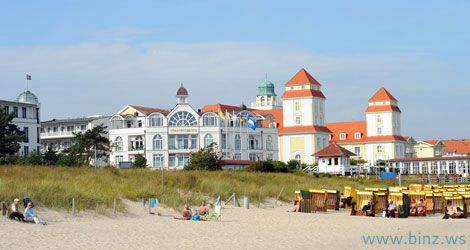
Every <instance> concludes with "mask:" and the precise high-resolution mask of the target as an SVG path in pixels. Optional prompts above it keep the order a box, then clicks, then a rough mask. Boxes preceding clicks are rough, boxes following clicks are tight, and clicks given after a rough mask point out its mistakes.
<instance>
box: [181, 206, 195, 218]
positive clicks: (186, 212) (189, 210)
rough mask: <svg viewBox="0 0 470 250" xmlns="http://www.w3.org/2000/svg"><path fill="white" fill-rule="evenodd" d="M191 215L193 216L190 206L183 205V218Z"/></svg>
mask: <svg viewBox="0 0 470 250" xmlns="http://www.w3.org/2000/svg"><path fill="white" fill-rule="evenodd" d="M192 216H193V212H192V211H191V208H189V206H188V205H184V210H183V218H184V219H185V220H190V219H191V217H192Z"/></svg>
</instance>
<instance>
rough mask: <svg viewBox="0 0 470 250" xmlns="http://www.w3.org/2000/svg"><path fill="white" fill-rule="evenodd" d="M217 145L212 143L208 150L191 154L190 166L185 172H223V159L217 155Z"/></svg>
mask: <svg viewBox="0 0 470 250" xmlns="http://www.w3.org/2000/svg"><path fill="white" fill-rule="evenodd" d="M216 146H217V144H216V143H211V144H210V145H209V146H207V147H206V148H201V149H199V151H197V152H191V157H190V158H189V161H188V164H187V165H186V166H185V167H184V169H185V170H221V169H222V164H221V157H220V156H219V155H218V154H217V152H216V150H215V148H216Z"/></svg>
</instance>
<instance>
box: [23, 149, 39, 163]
mask: <svg viewBox="0 0 470 250" xmlns="http://www.w3.org/2000/svg"><path fill="white" fill-rule="evenodd" d="M18 159H20V160H19V164H21V165H30V166H39V165H42V164H43V157H42V154H41V152H38V151H36V150H33V151H32V152H31V153H29V154H28V156H26V157H25V158H18Z"/></svg>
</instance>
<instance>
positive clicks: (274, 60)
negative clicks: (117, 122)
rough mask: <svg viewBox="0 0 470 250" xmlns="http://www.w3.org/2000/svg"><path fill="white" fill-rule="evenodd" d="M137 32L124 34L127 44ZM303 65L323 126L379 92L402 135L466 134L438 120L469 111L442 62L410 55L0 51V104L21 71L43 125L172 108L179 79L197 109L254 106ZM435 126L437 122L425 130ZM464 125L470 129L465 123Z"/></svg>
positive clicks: (278, 50)
mask: <svg viewBox="0 0 470 250" xmlns="http://www.w3.org/2000/svg"><path fill="white" fill-rule="evenodd" d="M142 32H144V31H142ZM121 33H122V32H121ZM124 33H125V32H124ZM136 33H138V32H135V31H134V32H129V34H131V37H132V34H136ZM110 37H113V36H110ZM116 37H118V38H119V36H118V35H116ZM123 37H126V36H125V35H124V36H123ZM117 40H119V39H117ZM124 40H126V39H124ZM124 40H123V41H124ZM302 67H304V68H305V69H306V70H307V71H309V72H310V73H311V74H312V75H313V76H314V77H315V78H317V80H318V81H320V82H321V83H322V84H323V91H324V93H325V95H326V96H327V121H329V122H336V121H348V120H362V119H364V117H365V115H364V110H365V108H366V105H367V100H368V99H369V98H370V97H371V96H372V95H373V94H374V93H375V91H377V90H378V89H379V88H380V87H381V86H384V87H386V88H387V89H388V90H389V91H390V92H391V93H392V94H393V95H394V96H395V97H396V98H398V99H399V101H400V107H401V109H402V110H403V111H404V112H403V126H404V132H405V133H406V134H409V135H413V136H415V137H418V138H437V137H443V138H444V137H459V136H460V137H465V136H467V135H466V134H465V132H467V131H464V128H463V127H462V126H457V125H455V129H453V126H454V122H453V121H450V120H449V121H448V120H445V119H448V118H450V119H452V116H457V115H458V114H459V113H463V112H464V111H466V110H468V109H469V108H470V107H469V104H468V102H466V103H463V102H461V101H459V100H458V99H457V98H454V96H455V97H456V96H457V95H459V94H458V93H455V92H453V91H452V89H450V88H448V87H446V85H444V84H447V83H453V85H454V87H455V88H463V89H467V90H468V87H467V85H464V84H463V83H459V82H455V81H456V80H455V79H456V78H454V77H453V76H452V74H453V72H452V69H450V68H449V67H448V66H446V65H444V64H442V63H439V62H437V61H435V60H431V59H430V58H428V57H423V56H413V55H411V56H410V55H322V54H316V53H313V52H310V51H304V50H298V49H292V48H289V47H286V46H280V45H275V44H270V43H261V42H259V43H257V42H253V43H236V42H217V43H199V44H182V43H141V44H134V45H129V44H122V43H111V44H99V43H82V44H76V45H68V46H53V47H46V46H42V47H3V48H0V82H1V85H2V89H4V90H5V91H2V92H3V93H0V98H2V99H14V98H15V97H16V95H17V94H18V93H19V92H20V91H21V90H22V89H23V88H24V87H23V86H24V85H23V84H24V82H23V79H24V75H25V74H26V73H28V74H31V75H32V76H33V81H32V83H31V89H32V90H33V91H34V92H35V93H36V94H37V95H38V96H39V98H40V101H41V103H42V105H43V106H42V107H43V109H42V112H43V118H44V119H49V118H53V117H55V118H61V117H75V116H83V115H92V114H110V113H113V112H117V111H118V110H119V109H120V108H122V107H123V106H124V105H126V104H137V105H143V106H153V107H161V108H171V107H173V106H174V105H175V98H174V95H175V92H176V90H177V88H178V87H179V85H180V83H181V82H182V83H184V84H185V86H186V87H187V88H188V91H189V93H190V102H191V104H192V106H193V107H194V108H196V109H197V108H202V106H203V105H206V104H213V103H227V104H232V105H240V104H241V102H244V103H245V104H248V103H249V102H251V101H253V100H254V98H255V95H256V91H257V85H258V83H259V82H260V81H262V80H263V79H264V77H265V73H267V74H268V78H269V80H271V81H273V82H274V83H275V84H276V91H277V94H278V96H279V98H280V96H281V95H282V93H283V84H284V83H285V82H287V81H288V80H289V79H290V78H291V77H292V76H293V75H294V74H295V73H297V71H298V70H299V69H300V68H302ZM11 83H14V84H11ZM18 84H19V85H20V86H18ZM443 95H446V96H447V97H445V96H443ZM430 108H431V110H429V109H430ZM449 111H450V115H449ZM439 117H445V119H444V120H443V119H440V118H439ZM433 119H437V120H438V121H439V122H436V123H433V122H431V123H430V124H426V125H425V126H423V123H424V122H426V121H427V120H433ZM463 119H464V121H463V122H466V123H468V122H469V119H470V118H463ZM467 137H468V136H467Z"/></svg>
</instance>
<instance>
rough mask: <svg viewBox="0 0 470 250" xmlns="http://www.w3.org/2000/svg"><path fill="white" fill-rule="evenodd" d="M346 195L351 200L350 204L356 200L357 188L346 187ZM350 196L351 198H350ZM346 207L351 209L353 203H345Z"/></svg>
mask: <svg viewBox="0 0 470 250" xmlns="http://www.w3.org/2000/svg"><path fill="white" fill-rule="evenodd" d="M343 195H344V197H346V198H347V199H349V200H350V201H351V203H350V204H352V203H353V202H356V190H355V189H354V188H353V187H344V193H343ZM349 197H350V198H349ZM344 207H345V208H346V209H351V205H348V204H345V206H344Z"/></svg>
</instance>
